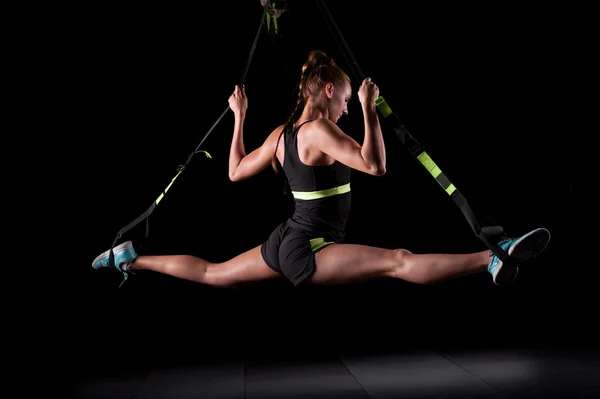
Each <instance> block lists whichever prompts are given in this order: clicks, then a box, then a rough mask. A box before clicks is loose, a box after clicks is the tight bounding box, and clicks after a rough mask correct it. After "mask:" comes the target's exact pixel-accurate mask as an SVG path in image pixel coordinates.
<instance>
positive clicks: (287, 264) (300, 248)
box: [260, 221, 334, 285]
mask: <svg viewBox="0 0 600 399" xmlns="http://www.w3.org/2000/svg"><path fill="white" fill-rule="evenodd" d="M333 243H334V241H333V239H332V237H331V236H330V235H328V234H319V233H313V232H310V231H307V230H303V229H299V228H295V227H291V226H290V225H289V224H288V222H287V221H285V222H283V223H281V224H280V225H279V226H277V227H276V228H275V229H274V230H273V232H272V233H271V235H270V236H269V238H268V239H267V241H265V242H264V243H263V244H262V245H261V247H260V252H261V254H262V257H263V259H264V260H265V262H266V264H267V265H268V266H269V267H270V268H271V269H273V270H275V271H276V272H278V273H281V274H283V275H284V276H285V277H286V278H287V279H288V280H289V281H291V282H292V284H294V285H298V284H300V283H301V282H302V281H303V280H305V279H306V278H308V277H310V276H311V275H312V274H313V273H314V271H315V253H316V252H317V251H319V250H320V249H321V248H323V247H325V246H327V245H329V244H333Z"/></svg>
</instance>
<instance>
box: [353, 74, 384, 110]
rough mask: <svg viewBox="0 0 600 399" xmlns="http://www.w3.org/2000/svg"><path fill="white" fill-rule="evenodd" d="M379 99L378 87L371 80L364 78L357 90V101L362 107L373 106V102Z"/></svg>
mask: <svg viewBox="0 0 600 399" xmlns="http://www.w3.org/2000/svg"><path fill="white" fill-rule="evenodd" d="M377 98H379V87H377V85H376V84H375V83H373V81H372V80H371V78H365V80H363V82H362V84H361V85H360V87H359V88H358V99H359V100H360V102H361V104H362V105H369V106H374V105H375V100H377Z"/></svg>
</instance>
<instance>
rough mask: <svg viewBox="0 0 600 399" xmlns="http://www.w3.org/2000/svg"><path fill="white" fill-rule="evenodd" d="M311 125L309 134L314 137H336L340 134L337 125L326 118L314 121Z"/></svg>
mask: <svg viewBox="0 0 600 399" xmlns="http://www.w3.org/2000/svg"><path fill="white" fill-rule="evenodd" d="M311 125H312V126H311V129H310V130H311V133H312V134H313V135H314V136H316V137H323V136H331V135H338V134H340V133H342V131H341V130H340V128H339V127H338V125H336V124H335V123H333V122H332V121H330V120H329V119H327V118H319V119H315V120H314V121H313V123H311Z"/></svg>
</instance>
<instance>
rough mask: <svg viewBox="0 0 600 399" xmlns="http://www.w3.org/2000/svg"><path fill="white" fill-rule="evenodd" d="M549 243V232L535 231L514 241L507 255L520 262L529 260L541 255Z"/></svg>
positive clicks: (541, 229)
mask: <svg viewBox="0 0 600 399" xmlns="http://www.w3.org/2000/svg"><path fill="white" fill-rule="evenodd" d="M549 242H550V232H549V231H548V230H547V229H544V228H539V229H535V230H533V231H530V232H529V233H527V234H525V235H524V236H523V237H521V238H519V239H518V240H517V241H515V243H514V244H513V246H512V248H511V250H509V251H508V254H509V255H511V256H513V257H515V258H517V259H520V260H526V259H530V258H533V257H535V256H537V255H539V254H540V253H542V251H544V249H546V246H548V243H549Z"/></svg>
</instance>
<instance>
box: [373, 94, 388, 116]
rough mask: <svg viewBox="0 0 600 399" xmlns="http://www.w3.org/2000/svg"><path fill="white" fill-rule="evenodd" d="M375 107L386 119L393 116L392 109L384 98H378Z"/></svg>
mask: <svg viewBox="0 0 600 399" xmlns="http://www.w3.org/2000/svg"><path fill="white" fill-rule="evenodd" d="M375 105H376V106H377V108H379V111H380V112H381V114H382V115H383V117H384V118H387V117H388V116H389V115H391V114H392V109H391V108H390V107H389V105H388V104H387V102H385V99H384V98H383V97H381V96H380V97H379V98H377V100H375Z"/></svg>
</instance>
